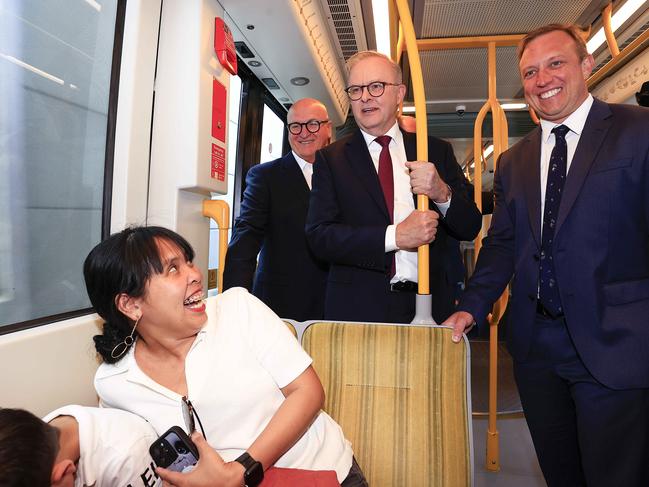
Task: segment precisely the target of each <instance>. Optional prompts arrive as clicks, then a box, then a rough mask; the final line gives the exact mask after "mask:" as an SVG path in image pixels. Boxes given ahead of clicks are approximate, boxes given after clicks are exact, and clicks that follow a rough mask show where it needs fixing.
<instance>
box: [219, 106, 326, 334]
mask: <svg viewBox="0 0 649 487" xmlns="http://www.w3.org/2000/svg"><path fill="white" fill-rule="evenodd" d="M287 125H288V132H289V135H288V141H289V145H290V146H291V152H289V153H288V154H286V155H285V156H284V157H281V158H279V159H276V160H274V161H272V162H267V163H264V164H258V165H256V166H254V167H252V168H251V169H250V170H249V171H248V175H247V176H246V189H245V191H244V195H243V201H242V202H241V214H240V216H239V218H237V221H236V223H235V226H234V230H233V232H232V240H231V241H230V245H229V246H228V253H227V255H226V260H225V270H224V274H223V288H224V289H229V288H231V287H235V286H241V287H245V288H247V289H248V290H249V291H252V292H253V294H254V295H255V296H257V297H258V298H259V299H261V300H262V301H264V303H266V304H267V305H268V306H269V307H270V308H271V309H272V310H273V311H274V312H275V313H277V314H278V315H279V316H280V317H282V318H290V319H294V320H297V321H306V320H311V319H319V318H322V317H323V307H324V291H325V285H326V277H327V269H328V264H327V263H325V262H323V261H321V260H318V259H317V258H316V257H315V256H314V255H313V253H312V252H311V250H310V249H309V248H308V246H307V242H306V237H305V235H304V224H305V220H306V214H307V210H308V208H309V193H310V191H311V175H312V174H313V169H312V168H313V161H314V160H315V153H316V151H317V150H319V149H321V148H322V147H324V146H325V145H326V144H328V143H329V141H330V138H331V123H330V122H329V116H328V115H327V109H326V108H325V106H324V105H323V104H322V103H321V102H319V101H318V100H314V99H312V98H304V99H301V100H298V101H297V102H296V103H295V104H294V105H293V106H292V107H291V108H290V110H289V111H288V114H287ZM260 249H261V253H260ZM257 254H259V266H257ZM255 268H257V269H256V272H255ZM253 282H254V284H253Z"/></svg>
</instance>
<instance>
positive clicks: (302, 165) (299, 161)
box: [291, 150, 311, 172]
mask: <svg viewBox="0 0 649 487" xmlns="http://www.w3.org/2000/svg"><path fill="white" fill-rule="evenodd" d="M291 152H292V153H293V157H295V161H296V162H297V165H298V166H300V169H302V172H304V168H305V167H306V165H307V164H311V163H310V162H309V161H305V160H304V159H302V158H301V157H300V156H298V155H297V154H296V153H295V151H294V150H292V151H291Z"/></svg>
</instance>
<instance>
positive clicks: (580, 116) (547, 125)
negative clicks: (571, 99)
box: [541, 93, 593, 144]
mask: <svg viewBox="0 0 649 487" xmlns="http://www.w3.org/2000/svg"><path fill="white" fill-rule="evenodd" d="M592 105H593V95H591V94H590V93H589V94H588V96H587V97H586V99H585V100H584V102H583V103H582V104H581V105H579V108H577V109H576V110H575V111H574V112H572V113H571V114H570V115H569V116H568V118H566V119H565V120H564V121H563V122H562V123H554V122H550V121H548V120H543V119H541V130H542V131H543V142H544V143H546V144H547V143H549V141H550V135H551V134H552V129H553V128H554V127H556V126H558V125H565V126H566V127H568V128H569V129H570V131H571V132H574V133H575V134H577V135H581V132H582V131H583V130H584V125H586V119H587V118H588V113H589V112H590V107H591V106H592Z"/></svg>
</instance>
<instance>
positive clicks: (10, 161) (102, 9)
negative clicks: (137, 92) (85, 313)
mask: <svg viewBox="0 0 649 487" xmlns="http://www.w3.org/2000/svg"><path fill="white" fill-rule="evenodd" d="M116 5H117V2H115V1H110V2H109V1H103V0H101V1H95V0H74V1H72V0H47V1H43V0H40V1H37V0H3V1H2V2H0V326H2V325H7V324H14V323H19V322H24V321H29V320H34V319H39V318H43V317H46V316H51V315H55V314H60V313H66V312H70V311H75V310H79V309H83V308H87V307H89V306H90V304H89V301H88V298H87V295H86V291H85V286H84V283H83V275H82V265H83V260H84V258H85V256H86V255H87V254H88V252H89V251H90V249H91V248H92V247H93V246H94V245H95V244H96V243H97V242H99V241H100V239H101V222H102V198H103V188H104V163H105V154H106V130H107V114H108V99H109V91H110V90H109V87H110V76H111V67H112V55H113V41H114V37H115V21H116ZM0 332H2V328H0Z"/></svg>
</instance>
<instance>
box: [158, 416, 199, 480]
mask: <svg viewBox="0 0 649 487" xmlns="http://www.w3.org/2000/svg"><path fill="white" fill-rule="evenodd" d="M149 453H150V454H151V458H153V460H154V461H155V463H156V465H158V466H159V467H163V468H167V469H169V470H173V471H174V472H182V471H183V470H185V469H186V468H188V467H191V466H193V465H195V464H196V462H198V449H197V448H196V445H194V442H193V441H192V440H191V439H190V438H189V436H187V433H185V432H184V431H183V430H182V428H180V427H179V426H172V427H171V428H169V429H168V430H167V431H166V432H165V433H164V434H163V435H162V436H160V438H158V439H157V440H156V441H155V442H154V443H153V444H152V445H151V446H150V447H149Z"/></svg>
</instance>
